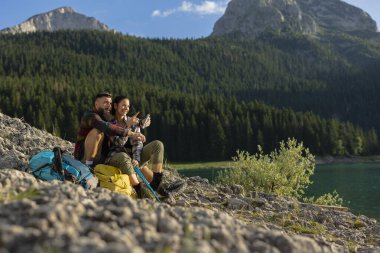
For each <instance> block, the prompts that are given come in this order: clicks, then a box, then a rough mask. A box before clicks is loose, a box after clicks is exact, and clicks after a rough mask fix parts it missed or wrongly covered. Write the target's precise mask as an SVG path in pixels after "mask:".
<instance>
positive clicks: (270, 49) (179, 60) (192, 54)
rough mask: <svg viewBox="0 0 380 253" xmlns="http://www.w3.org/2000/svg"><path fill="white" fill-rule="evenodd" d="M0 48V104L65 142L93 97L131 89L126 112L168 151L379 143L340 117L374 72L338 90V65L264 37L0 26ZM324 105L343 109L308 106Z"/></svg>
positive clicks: (196, 154)
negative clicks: (21, 30) (6, 29)
mask: <svg viewBox="0 0 380 253" xmlns="http://www.w3.org/2000/svg"><path fill="white" fill-rule="evenodd" d="M277 39H278V38H277ZM308 43H309V44H310V43H311V42H308ZM0 48H2V50H1V51H0V108H1V110H2V112H4V113H6V114H8V115H11V116H18V117H23V118H24V119H25V120H26V121H27V122H29V123H31V124H32V125H35V126H37V127H39V128H43V129H46V130H48V131H50V132H52V133H55V134H57V135H59V136H61V137H63V138H65V139H68V140H71V141H73V140H75V136H76V131H77V128H78V125H79V119H80V116H81V115H82V114H83V112H84V111H86V110H88V109H90V108H91V106H92V104H91V101H92V98H93V96H94V95H95V94H96V93H97V92H99V91H110V92H112V93H113V94H114V95H119V94H123V95H127V96H128V97H130V98H131V103H132V110H131V113H133V112H136V111H140V112H141V113H142V114H143V115H144V114H147V113H150V114H151V115H152V120H153V123H152V126H151V127H150V128H148V129H147V130H146V133H145V134H146V135H147V136H148V140H153V139H161V140H162V141H164V143H165V147H166V154H167V155H168V157H169V159H170V160H178V161H201V160H221V159H229V158H230V157H231V156H232V155H234V154H235V152H236V150H237V149H240V150H247V151H249V152H251V153H253V152H256V151H257V145H261V146H262V147H263V148H264V150H267V151H270V150H273V149H274V148H275V147H277V145H278V142H279V141H280V140H283V139H287V138H288V137H295V138H296V139H298V140H299V141H303V142H304V144H305V145H306V146H308V147H309V148H310V149H311V151H312V152H313V153H315V154H319V155H327V154H332V155H347V154H375V153H377V152H378V149H379V147H378V139H377V131H376V130H377V129H376V128H373V127H371V125H370V124H367V125H366V124H364V123H363V126H364V129H363V128H360V127H358V126H355V125H354V124H352V123H349V122H347V121H342V119H343V120H347V117H346V116H347V114H349V113H347V110H348V109H347V107H348V106H349V105H350V103H349V102H350V101H345V99H346V97H345V96H347V98H349V97H353V98H356V97H358V98H360V94H363V93H365V92H367V94H368V95H369V101H365V99H363V98H360V99H359V100H358V101H357V102H358V103H359V108H349V110H348V111H349V112H355V111H359V109H360V110H361V109H362V108H363V107H368V104H367V103H366V102H373V100H372V97H374V96H375V95H374V93H373V89H377V86H376V81H374V80H373V83H372V85H371V83H370V82H369V83H367V84H366V86H363V87H362V89H361V90H360V89H359V90H360V92H354V91H353V92H351V93H350V91H349V89H345V90H344V91H340V90H339V89H337V88H336V87H335V86H334V87H332V84H331V83H330V82H335V81H336V80H337V79H336V75H337V73H333V72H332V71H331V70H326V71H327V72H328V73H329V76H323V78H319V79H318V75H319V73H318V72H320V71H322V69H317V70H315V69H313V68H312V65H313V64H312V62H311V63H307V62H306V60H305V62H302V61H301V62H299V61H298V60H297V59H300V58H299V57H298V56H296V55H289V54H286V53H284V51H282V50H280V49H279V48H278V47H275V46H271V45H268V43H264V42H260V41H259V42H255V43H247V42H244V41H233V40H232V41H231V40H228V39H222V38H221V39H203V40H148V39H139V38H134V37H129V36H123V35H120V34H111V33H104V32H94V31H81V32H73V31H71V32H68V31H66V32H55V33H45V32H41V33H33V34H22V35H1V36H0ZM322 49H323V48H322ZM322 49H319V50H322ZM322 51H323V50H322ZM326 54H327V53H326ZM330 54H332V53H330ZM331 57H332V56H326V58H328V59H330V58H331ZM301 58H302V57H301ZM338 58H339V57H338ZM339 59H343V56H342V57H340V58H339ZM339 59H338V60H336V59H335V60H336V61H340V60H339ZM342 61H343V60H342ZM329 64H330V65H333V64H332V63H331V62H330V63H329ZM351 67H352V66H351ZM351 67H350V68H351ZM339 68H341V69H342V71H344V73H346V71H348V69H345V68H344V66H343V65H342V66H341V67H339ZM290 70H294V71H295V72H290ZM330 71H331V73H330ZM342 73H343V72H342ZM251 78H252V79H251ZM334 78H335V79H334ZM366 80H368V78H367V79H366ZM339 85H343V84H339ZM336 86H338V84H337V85H336ZM356 91H357V89H356ZM300 94H304V95H307V96H306V97H304V98H303V97H302V96H300ZM342 94H345V95H344V96H342V99H339V100H338V99H337V98H339V96H341V95H342ZM371 96H372V97H371ZM259 100H262V101H265V103H271V104H274V105H276V106H278V108H275V107H273V106H269V105H267V104H265V103H263V102H259ZM351 102H352V101H351ZM360 103H362V104H361V105H360ZM284 105H286V107H283V106H284ZM301 105H303V107H302V106H301ZM331 105H334V107H333V108H334V110H341V111H334V113H336V115H329V114H328V113H326V112H325V113H321V114H322V115H324V116H327V117H328V116H333V117H330V118H321V117H320V116H318V115H316V114H314V113H312V112H309V111H311V110H312V111H319V110H322V109H321V108H323V109H326V110H328V106H331ZM335 105H337V106H336V107H335ZM339 105H340V106H339ZM375 105H376V104H375ZM291 107H292V108H296V109H297V110H299V111H304V112H295V111H294V110H293V109H292V108H291ZM300 107H302V108H300ZM279 108H282V109H279ZM328 111H329V110H328ZM330 111H331V110H330ZM345 113H346V114H345ZM376 115H377V114H375V115H365V111H364V110H363V111H360V113H359V115H356V116H353V118H355V120H354V121H355V122H364V121H366V122H368V118H369V117H372V118H373V119H374V120H378V116H376ZM372 126H374V127H376V124H375V123H374V124H373V125H372Z"/></svg>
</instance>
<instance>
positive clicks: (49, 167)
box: [29, 147, 98, 189]
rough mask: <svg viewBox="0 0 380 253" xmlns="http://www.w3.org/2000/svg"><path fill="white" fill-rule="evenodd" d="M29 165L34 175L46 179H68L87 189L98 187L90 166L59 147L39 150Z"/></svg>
mask: <svg viewBox="0 0 380 253" xmlns="http://www.w3.org/2000/svg"><path fill="white" fill-rule="evenodd" d="M29 167H30V169H31V172H32V174H33V176H35V177H36V178H39V179H42V180H45V181H51V180H60V181H66V180H67V181H71V182H73V183H76V184H80V185H82V186H83V187H84V188H85V189H89V188H94V187H96V185H97V182H98V179H97V178H96V177H94V175H93V174H92V173H91V171H90V168H89V167H88V166H86V165H84V164H83V163H81V162H80V161H78V160H76V159H75V158H74V157H72V156H70V155H69V154H64V153H62V151H61V149H60V148H59V147H55V148H54V149H53V150H50V149H46V150H43V151H41V152H39V153H38V154H36V155H35V156H33V157H32V158H31V159H30V161H29Z"/></svg>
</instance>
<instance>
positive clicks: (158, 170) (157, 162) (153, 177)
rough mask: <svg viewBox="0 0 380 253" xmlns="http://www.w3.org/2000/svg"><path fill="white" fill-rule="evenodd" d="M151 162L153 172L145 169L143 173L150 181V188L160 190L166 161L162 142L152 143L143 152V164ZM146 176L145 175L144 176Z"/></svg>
mask: <svg viewBox="0 0 380 253" xmlns="http://www.w3.org/2000/svg"><path fill="white" fill-rule="evenodd" d="M148 161H149V162H150V163H151V165H152V171H153V173H152V172H149V171H148V169H147V168H146V166H145V167H143V170H142V172H143V173H145V174H146V176H147V177H148V178H149V179H150V180H149V181H148V182H150V183H149V184H150V186H151V187H152V188H153V190H155V191H156V190H158V188H160V184H161V181H162V175H163V174H162V170H163V169H162V167H163V166H162V164H163V161H164V144H163V143H162V142H161V141H157V140H156V141H152V142H151V143H148V144H147V145H146V146H144V148H143V150H142V152H141V164H144V163H146V162H148ZM144 176H145V175H144ZM147 180H148V179H147Z"/></svg>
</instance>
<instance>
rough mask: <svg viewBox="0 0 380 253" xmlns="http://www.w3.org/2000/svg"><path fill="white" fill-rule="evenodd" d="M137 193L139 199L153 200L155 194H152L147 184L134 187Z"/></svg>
mask: <svg viewBox="0 0 380 253" xmlns="http://www.w3.org/2000/svg"><path fill="white" fill-rule="evenodd" d="M133 188H134V189H135V191H136V194H137V198H139V199H153V198H154V197H153V194H152V193H151V192H150V190H149V189H148V187H146V185H145V184H143V183H139V184H138V185H136V186H134V187H133Z"/></svg>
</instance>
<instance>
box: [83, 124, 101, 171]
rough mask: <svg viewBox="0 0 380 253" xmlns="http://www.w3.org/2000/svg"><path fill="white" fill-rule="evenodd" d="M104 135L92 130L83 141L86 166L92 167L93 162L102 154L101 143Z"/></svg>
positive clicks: (94, 129)
mask: <svg viewBox="0 0 380 253" xmlns="http://www.w3.org/2000/svg"><path fill="white" fill-rule="evenodd" d="M103 140H104V133H103V132H101V131H99V130H98V129H96V128H93V129H92V130H91V131H90V132H89V133H88V135H87V137H86V139H85V141H84V162H85V164H86V165H89V166H93V165H94V160H95V159H96V158H98V159H99V158H100V156H101V153H102V143H103Z"/></svg>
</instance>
